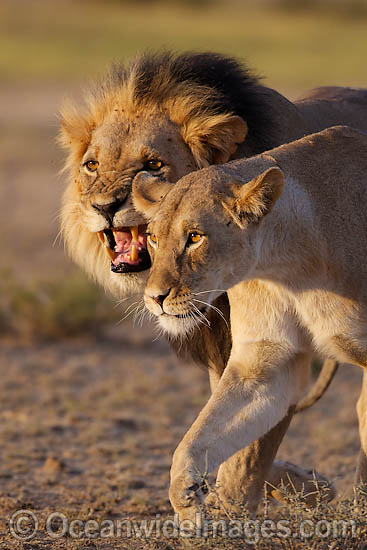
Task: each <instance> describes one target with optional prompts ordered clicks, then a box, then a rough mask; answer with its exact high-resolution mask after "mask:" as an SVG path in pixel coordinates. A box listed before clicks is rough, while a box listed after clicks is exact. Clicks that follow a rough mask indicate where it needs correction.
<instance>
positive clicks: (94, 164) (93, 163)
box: [84, 160, 99, 172]
mask: <svg viewBox="0 0 367 550" xmlns="http://www.w3.org/2000/svg"><path fill="white" fill-rule="evenodd" d="M84 166H85V167H86V169H87V170H89V172H95V171H96V170H97V168H98V166H99V162H98V160H88V161H87V162H86V163H84Z"/></svg>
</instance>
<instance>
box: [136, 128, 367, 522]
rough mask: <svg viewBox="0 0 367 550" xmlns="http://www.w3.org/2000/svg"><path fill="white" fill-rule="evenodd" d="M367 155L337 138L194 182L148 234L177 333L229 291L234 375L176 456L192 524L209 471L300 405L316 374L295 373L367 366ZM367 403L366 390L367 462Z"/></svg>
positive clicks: (160, 293) (158, 284) (329, 134)
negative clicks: (320, 360) (309, 358)
mask: <svg viewBox="0 0 367 550" xmlns="http://www.w3.org/2000/svg"><path fill="white" fill-rule="evenodd" d="M366 151H367V134H364V133H360V132H358V131H356V130H352V129H350V128H345V127H336V128H331V129H329V130H325V131H323V132H320V133H319V134H314V135H312V136H308V137H306V138H303V139H301V140H299V141H296V142H294V143H291V144H289V145H284V146H282V147H280V148H278V149H274V150H272V151H269V152H268V153H264V154H262V155H259V156H257V157H254V158H253V159H248V160H243V161H236V162H233V163H230V164H228V165H226V166H223V167H211V168H208V169H205V170H202V171H200V172H196V173H193V174H191V175H189V176H186V177H185V178H183V179H182V180H181V181H180V182H179V183H178V184H176V186H175V187H174V188H173V189H172V190H171V191H170V192H169V193H168V195H167V196H166V198H165V199H164V200H163V203H162V204H161V206H160V209H159V211H158V213H157V215H156V216H155V218H154V220H153V222H152V223H151V224H150V226H149V227H148V231H150V232H152V234H154V242H153V241H152V238H150V239H151V245H152V247H153V248H152V254H153V258H154V261H153V266H152V268H151V272H150V277H149V279H148V283H147V287H146V291H145V300H146V304H147V306H148V308H149V309H150V311H151V312H152V313H154V314H155V315H157V316H158V319H159V322H160V325H161V326H162V327H163V328H164V329H165V330H166V331H167V332H169V333H170V334H173V335H176V336H177V335H178V334H187V333H188V332H190V330H192V328H193V326H194V325H195V324H196V323H198V322H200V321H201V314H199V312H198V308H197V306H198V302H197V301H196V296H202V295H204V296H205V295H206V296H207V298H206V299H207V300H209V301H210V299H212V297H213V295H214V294H215V293H213V292H211V293H208V294H202V293H204V292H205V291H207V290H210V289H214V288H218V287H219V288H222V289H226V290H227V292H228V296H229V301H230V308H231V327H232V337H233V345H232V352H231V356H230V359H229V362H228V365H227V368H226V370H225V372H224V374H223V376H222V378H221V380H220V382H219V384H218V386H217V388H216V390H215V392H214V394H213V396H212V397H211V399H210V400H209V402H208V404H207V405H206V406H205V407H204V409H203V410H202V412H201V413H200V415H199V417H198V419H197V420H196V421H195V422H194V424H193V426H192V427H191V428H190V430H189V431H188V433H187V434H186V435H185V437H184V439H183V441H182V442H181V443H180V445H179V447H178V448H177V450H176V452H175V455H174V461H173V465H172V470H171V492H170V494H171V500H172V503H173V505H174V507H175V508H176V510H177V511H178V512H180V513H181V514H182V515H183V516H184V517H187V515H188V514H190V510H191V508H190V507H191V506H192V505H193V504H195V502H197V499H198V498H199V497H200V491H199V490H198V491H196V493H195V491H193V490H192V487H193V486H196V487H197V486H198V484H199V485H200V476H198V475H197V474H195V472H206V471H209V472H210V471H211V470H212V469H214V468H216V467H217V466H218V465H219V464H220V463H221V462H222V461H223V460H226V459H227V458H228V457H229V456H231V455H232V454H233V453H235V452H236V451H237V450H238V448H239V447H240V446H241V444H243V442H246V444H250V443H252V442H253V441H254V440H255V439H258V438H259V437H261V436H262V435H263V434H264V433H266V432H267V431H268V430H269V429H270V428H271V427H272V426H274V425H275V424H277V423H278V422H279V421H280V420H281V419H282V418H284V417H286V416H287V414H288V411H289V409H290V408H291V407H292V406H293V405H294V403H296V402H297V400H298V398H299V394H300V391H302V387H303V385H304V376H305V372H304V369H302V368H299V366H298V365H297V363H296V362H295V363H294V364H293V366H292V368H290V367H289V365H290V364H292V361H293V359H294V358H296V357H302V356H303V355H304V354H310V353H315V352H317V353H321V354H322V355H324V356H325V357H333V358H335V359H337V360H338V361H342V362H349V363H354V364H356V365H359V366H361V367H367V328H366V327H367V251H366V239H367V212H366V206H365V205H366V204H367V155H366ZM246 182H249V183H247V184H246ZM284 183H285V184H284ZM136 186H137V189H136V192H137V193H138V192H139V182H138V181H137V182H136ZM283 186H284V189H283ZM188 235H189V237H188ZM192 235H196V236H195V239H194V237H193V236H192ZM193 240H195V242H193ZM243 281H244V282H243ZM246 281H247V282H246ZM177 315H178V317H177ZM364 386H365V385H364ZM364 392H365V389H364ZM365 403H366V395H364V393H363V394H362V397H361V399H360V401H359V408H358V412H359V417H360V431H361V439H362V445H363V447H364V451H365V452H366V450H367V449H366V439H367V434H366V433H365V426H366V418H367V410H366V407H365ZM363 481H366V480H365V479H364V480H363ZM190 488H191V489H190Z"/></svg>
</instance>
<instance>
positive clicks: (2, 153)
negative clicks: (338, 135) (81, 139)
mask: <svg viewBox="0 0 367 550" xmlns="http://www.w3.org/2000/svg"><path fill="white" fill-rule="evenodd" d="M162 47H164V48H172V49H175V50H214V51H218V52H223V53H227V54H231V55H236V56H238V57H239V58H241V59H243V60H244V61H245V62H246V63H247V64H248V65H249V66H250V67H253V68H254V69H255V71H256V72H257V73H258V74H259V75H260V76H263V77H264V83H265V84H266V85H269V86H271V87H274V88H276V89H277V90H278V91H280V92H281V93H283V94H285V95H286V96H287V97H289V98H291V99H294V98H296V97H297V95H299V94H302V93H303V92H304V91H305V90H307V89H310V88H312V87H315V86H319V85H346V86H367V74H366V66H365V58H366V54H367V0H256V2H255V1H251V0H249V1H246V0H171V1H167V2H162V1H153V0H131V1H127V0H103V1H102V0H101V1H93V0H84V1H83V0H52V1H50V0H1V3H0V166H1V182H0V247H1V264H0V265H1V267H0V329H1V332H2V333H3V334H4V333H5V332H9V331H10V332H13V333H14V332H16V333H18V334H22V335H24V336H27V337H32V334H33V333H34V332H35V331H37V333H38V334H39V335H41V334H42V335H43V336H44V337H46V338H49V337H50V338H55V337H60V336H64V335H65V336H67V335H70V334H72V335H75V334H77V333H79V332H83V331H90V330H91V329H93V330H95V331H96V332H98V331H99V330H100V328H101V326H102V325H103V324H104V321H105V320H106V316H107V317H110V318H111V319H115V318H118V317H119V316H120V317H121V312H118V311H116V310H114V309H112V308H111V307H110V304H109V303H108V302H105V298H101V293H100V291H99V290H97V289H96V288H95V287H94V285H93V284H91V283H89V282H88V281H86V280H85V278H84V276H82V275H81V273H80V272H79V271H78V270H77V269H76V268H74V267H73V266H72V265H71V263H70V262H69V261H68V260H67V259H66V257H65V254H64V251H63V246H62V243H60V240H59V239H57V234H58V231H59V228H58V212H59V208H60V195H61V193H62V191H63V188H64V185H65V183H66V182H65V181H64V180H65V176H63V177H59V176H58V173H59V170H60V169H61V167H62V162H63V160H62V154H61V152H60V151H59V150H58V148H57V145H56V141H55V137H56V134H57V131H58V108H59V105H60V103H61V101H62V99H63V98H64V97H66V96H77V95H78V93H79V92H80V89H81V88H82V86H83V85H85V84H86V83H87V82H88V81H89V80H90V79H93V78H94V77H95V76H97V75H100V74H101V73H103V71H104V70H105V69H106V67H107V66H108V64H109V63H111V62H112V61H117V60H125V59H127V58H128V57H129V56H131V55H133V54H135V53H136V52H139V51H142V50H144V49H146V48H152V49H154V48H162ZM111 309H112V311H111ZM71 310H73V314H72V315H70V311H71ZM76 310H77V311H78V312H79V313H78V314H77V315H76V314H75V311H76Z"/></svg>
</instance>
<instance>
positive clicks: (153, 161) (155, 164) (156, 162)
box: [145, 159, 163, 170]
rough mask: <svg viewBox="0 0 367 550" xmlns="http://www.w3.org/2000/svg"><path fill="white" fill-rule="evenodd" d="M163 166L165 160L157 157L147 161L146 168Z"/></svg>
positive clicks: (158, 168)
mask: <svg viewBox="0 0 367 550" xmlns="http://www.w3.org/2000/svg"><path fill="white" fill-rule="evenodd" d="M162 166H163V162H162V161H161V160H156V159H151V160H148V161H147V162H146V163H145V168H146V169H147V170H160V168H162Z"/></svg>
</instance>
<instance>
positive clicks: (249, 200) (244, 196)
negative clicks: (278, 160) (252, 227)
mask: <svg viewBox="0 0 367 550" xmlns="http://www.w3.org/2000/svg"><path fill="white" fill-rule="evenodd" d="M234 183H235V185H233V186H232V192H233V194H234V198H231V199H229V200H227V201H225V203H223V202H222V204H223V207H224V208H225V209H226V210H227V211H228V212H229V213H230V214H231V216H232V218H233V219H234V221H235V222H236V223H237V225H239V226H240V227H241V228H244V227H245V226H246V225H247V224H248V223H258V222H259V221H260V220H261V219H262V218H263V217H264V216H266V215H267V214H269V212H271V210H272V208H273V206H274V204H275V202H276V201H277V200H278V198H279V197H280V195H281V193H282V190H283V187H284V184H285V177H284V174H283V172H282V171H281V169H280V168H278V167H276V166H274V167H272V168H269V169H268V170H266V171H265V172H263V173H262V174H260V176H257V177H256V178H254V179H253V180H251V181H249V182H248V183H246V184H245V185H243V184H242V185H240V184H239V183H238V181H236V182H234Z"/></svg>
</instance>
